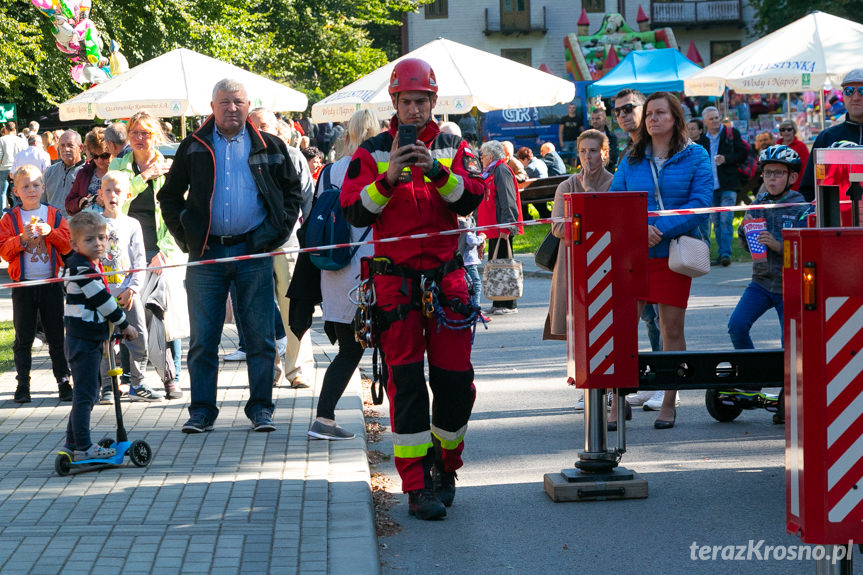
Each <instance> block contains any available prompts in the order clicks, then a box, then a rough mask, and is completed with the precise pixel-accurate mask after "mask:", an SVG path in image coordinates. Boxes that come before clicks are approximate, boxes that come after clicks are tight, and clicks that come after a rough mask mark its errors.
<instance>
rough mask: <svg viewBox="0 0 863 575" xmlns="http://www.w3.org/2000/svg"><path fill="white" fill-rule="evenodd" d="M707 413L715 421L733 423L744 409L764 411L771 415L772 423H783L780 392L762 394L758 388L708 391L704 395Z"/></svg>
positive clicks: (783, 411) (783, 408)
mask: <svg viewBox="0 0 863 575" xmlns="http://www.w3.org/2000/svg"><path fill="white" fill-rule="evenodd" d="M704 399H705V405H706V407H707V412H708V413H709V414H710V415H711V416H712V417H713V418H714V419H715V420H717V421H722V422H728V421H734V420H735V419H736V418H737V416H738V415H740V413H741V412H742V411H743V410H744V409H746V410H749V409H764V410H766V411H769V412H771V413H773V423H776V424H781V423H784V421H785V419H784V417H783V414H784V413H785V406H784V401H783V400H784V398H783V395H782V392H781V391H780V392H779V393H778V394H775V393H764V392H762V391H761V389H760V388H753V389H744V388H733V389H708V390H707V393H706V394H705V398H704Z"/></svg>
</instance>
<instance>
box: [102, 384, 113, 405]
mask: <svg viewBox="0 0 863 575" xmlns="http://www.w3.org/2000/svg"><path fill="white" fill-rule="evenodd" d="M99 405H114V390H113V388H110V387H103V388H102V392H101V397H100V398H99Z"/></svg>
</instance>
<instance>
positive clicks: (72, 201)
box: [66, 160, 96, 216]
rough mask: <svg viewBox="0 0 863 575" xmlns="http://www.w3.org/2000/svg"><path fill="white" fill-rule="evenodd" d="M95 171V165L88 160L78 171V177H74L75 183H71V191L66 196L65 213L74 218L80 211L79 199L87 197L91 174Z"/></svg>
mask: <svg viewBox="0 0 863 575" xmlns="http://www.w3.org/2000/svg"><path fill="white" fill-rule="evenodd" d="M95 171H96V164H94V163H93V160H90V161H89V162H87V163H86V164H84V165H83V166H81V169H80V170H78V175H76V176H75V181H74V182H72V189H71V190H69V195H68V196H66V213H68V214H69V215H70V216H74V215H75V214H77V213H78V212H80V211H81V206H80V205H79V203H80V201H81V198H83V197H84V196H87V195H88V192H87V190H88V189H89V188H90V180H92V179H93V173H94V172H95Z"/></svg>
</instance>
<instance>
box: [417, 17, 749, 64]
mask: <svg viewBox="0 0 863 575" xmlns="http://www.w3.org/2000/svg"><path fill="white" fill-rule="evenodd" d="M639 6H640V7H641V8H642V10H643V11H644V13H645V14H646V15H647V16H648V17H649V18H650V26H651V27H653V28H661V27H670V28H671V29H672V30H673V31H674V35H675V37H676V39H677V44H678V49H680V50H681V51H682V52H683V53H684V54H686V51H687V47H688V46H689V42H690V40H691V41H693V42H694V43H695V46H696V47H697V48H698V51H699V53H700V54H701V57H702V59H703V62H704V64H705V65H706V64H709V63H711V62H714V61H716V60H718V59H720V58H722V57H723V56H725V55H727V54H730V53H731V52H734V51H735V50H737V49H738V48H740V47H741V46H742V45H745V44H748V43H749V42H751V41H752V40H753V39H754V38H753V37H752V33H751V25H752V22H753V13H754V12H753V10H752V8H751V7H750V6H749V4H748V2H746V1H745V0H683V1H680V0H676V1H659V0H581V1H572V0H474V1H472V2H467V1H466V0H434V1H433V2H432V3H431V4H427V5H425V6H423V7H421V8H419V10H418V11H416V12H414V13H411V14H408V15H407V17H406V25H405V26H404V27H403V29H402V49H403V51H404V52H405V53H406V52H409V51H411V50H414V49H415V48H418V47H420V46H422V45H423V44H426V43H428V42H431V41H432V40H434V39H436V38H438V37H443V38H447V39H449V40H453V41H455V42H460V43H462V44H466V45H468V46H472V47H474V48H478V49H480V50H485V51H486V52H490V53H492V54H498V55H501V56H504V57H507V58H510V59H512V60H515V61H517V62H521V63H523V64H526V65H529V66H532V67H534V68H539V67H540V66H543V65H544V66H546V67H547V68H548V70H549V71H550V72H551V73H552V74H554V75H556V76H560V77H562V78H568V75H567V73H566V63H565V62H566V60H565V55H564V44H563V39H564V37H565V36H567V35H568V34H578V20H579V17H580V16H581V12H582V8H584V9H585V10H586V12H587V16H588V19H589V20H590V27H589V31H590V33H591V34H593V33H595V32H596V30H597V29H599V26H600V24H601V22H602V19H603V17H604V16H605V14H606V13H607V12H618V13H620V14H621V15H622V16H623V17H624V19H625V20H626V22H627V24H629V25H630V26H631V27H632V28H633V29H636V30H637V29H638V27H639V26H638V22H637V16H638V13H639Z"/></svg>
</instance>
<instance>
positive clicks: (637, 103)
mask: <svg viewBox="0 0 863 575" xmlns="http://www.w3.org/2000/svg"><path fill="white" fill-rule="evenodd" d="M643 106H644V94H642V93H641V92H639V91H638V90H632V89H630V88H624V89H623V90H621V91H620V92H618V93H617V96H615V97H614V117H615V119H616V120H617V125H618V126H620V129H621V130H623V131H624V132H626V133H627V134H629V143H628V144H627V145H626V148H625V149H624V150H623V154H621V157H623V156H624V155H626V153H627V152H628V151H629V148H630V147H631V146H632V144H633V143H634V142H635V138H636V135H637V134H638V127H639V126H640V125H641V114H642V112H643V111H644V108H643Z"/></svg>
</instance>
